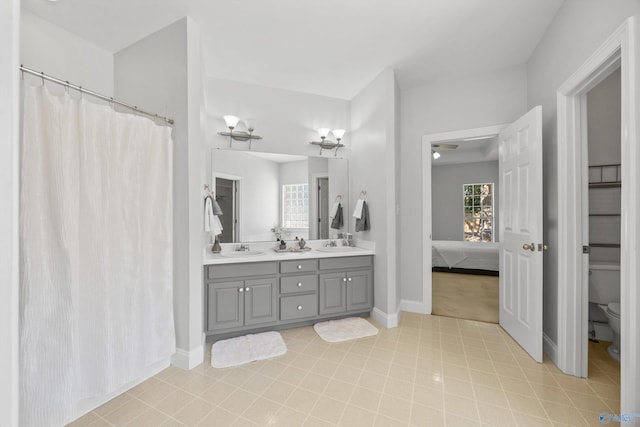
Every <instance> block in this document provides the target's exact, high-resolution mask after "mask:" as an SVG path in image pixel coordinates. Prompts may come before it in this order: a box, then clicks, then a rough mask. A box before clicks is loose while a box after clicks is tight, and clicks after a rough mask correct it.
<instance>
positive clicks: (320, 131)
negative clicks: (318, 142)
mask: <svg viewBox="0 0 640 427" xmlns="http://www.w3.org/2000/svg"><path fill="white" fill-rule="evenodd" d="M329 132H331V129H329V128H320V129H318V134H319V135H320V139H323V140H324V139H325V138H326V137H327V136H328V135H329Z"/></svg>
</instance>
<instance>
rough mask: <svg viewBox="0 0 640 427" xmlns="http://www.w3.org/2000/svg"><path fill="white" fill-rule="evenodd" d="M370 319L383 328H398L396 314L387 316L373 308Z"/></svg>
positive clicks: (397, 316) (397, 315)
mask: <svg viewBox="0 0 640 427" xmlns="http://www.w3.org/2000/svg"><path fill="white" fill-rule="evenodd" d="M371 318H372V319H373V320H375V321H376V322H378V323H379V324H381V325H382V326H384V327H385V328H397V327H398V319H399V314H398V313H391V314H387V313H385V312H383V311H382V310H380V309H379V308H378V307H374V308H373V310H372V311H371Z"/></svg>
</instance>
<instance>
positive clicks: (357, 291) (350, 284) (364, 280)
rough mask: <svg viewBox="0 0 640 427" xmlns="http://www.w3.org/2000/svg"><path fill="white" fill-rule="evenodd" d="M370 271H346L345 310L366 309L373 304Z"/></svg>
mask: <svg viewBox="0 0 640 427" xmlns="http://www.w3.org/2000/svg"><path fill="white" fill-rule="evenodd" d="M372 293H373V286H372V282H371V271H370V270H363V271H350V272H348V273H347V311H351V310H359V309H368V308H371V307H372V306H373V296H372Z"/></svg>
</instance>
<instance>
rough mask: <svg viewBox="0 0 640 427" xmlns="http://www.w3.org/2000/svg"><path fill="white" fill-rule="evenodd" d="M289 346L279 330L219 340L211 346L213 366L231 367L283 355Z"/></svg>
mask: <svg viewBox="0 0 640 427" xmlns="http://www.w3.org/2000/svg"><path fill="white" fill-rule="evenodd" d="M286 352H287V346H286V344H285V343H284V340H283V339H282V335H280V333H279V332H264V333H262V334H255V335H244V336H241V337H236V338H231V339H228V340H223V341H218V342H216V343H214V344H213V347H211V366H213V367H214V368H229V367H231V366H238V365H244V364H245V363H250V362H255V361H258V360H265V359H271V358H272V357H278V356H282V355H283V354H285V353H286Z"/></svg>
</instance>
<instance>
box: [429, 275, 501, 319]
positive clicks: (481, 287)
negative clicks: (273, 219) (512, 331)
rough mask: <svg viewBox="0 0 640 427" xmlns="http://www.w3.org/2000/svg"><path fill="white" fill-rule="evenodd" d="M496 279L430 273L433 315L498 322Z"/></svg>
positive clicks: (493, 277)
mask: <svg viewBox="0 0 640 427" xmlns="http://www.w3.org/2000/svg"><path fill="white" fill-rule="evenodd" d="M498 301H499V299H498V277H497V276H479V275H475V274H456V273H436V272H434V273H433V314H437V315H439V316H447V317H455V318H458V319H469V320H478V321H481V322H489V323H498Z"/></svg>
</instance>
